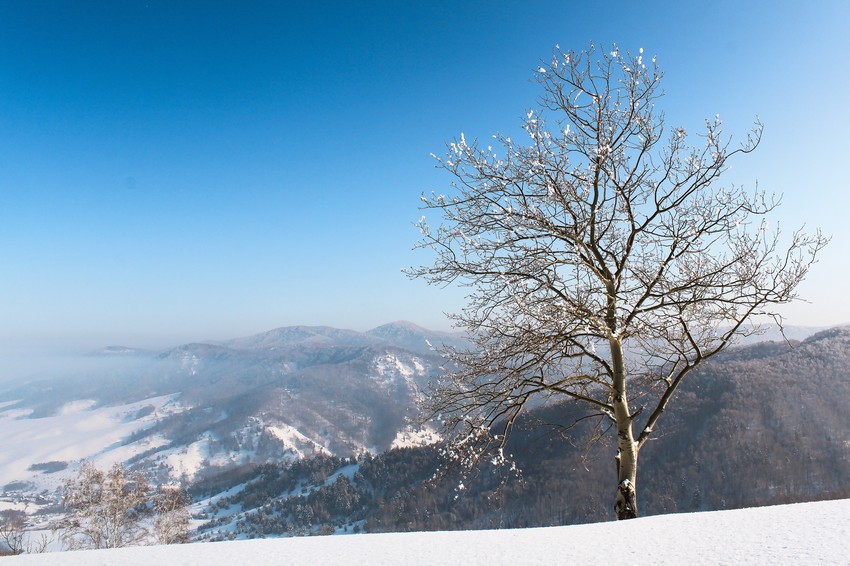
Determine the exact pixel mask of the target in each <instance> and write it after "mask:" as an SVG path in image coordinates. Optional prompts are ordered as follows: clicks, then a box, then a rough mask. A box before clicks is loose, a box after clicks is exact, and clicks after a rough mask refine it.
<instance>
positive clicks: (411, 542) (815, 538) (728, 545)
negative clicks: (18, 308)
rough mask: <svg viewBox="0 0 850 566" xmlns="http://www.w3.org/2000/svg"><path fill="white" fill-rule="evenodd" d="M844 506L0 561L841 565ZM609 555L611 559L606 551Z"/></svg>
mask: <svg viewBox="0 0 850 566" xmlns="http://www.w3.org/2000/svg"><path fill="white" fill-rule="evenodd" d="M848 536H850V500H838V501H825V502H820V503H805V504H798V505H781V506H774V507H762V508H758V509H741V510H735V511H719V512H712V513H693V514H679V515H666V516H660V517H647V518H641V519H634V520H632V521H625V522H620V523H613V522H611V523H597V524H589V525H575V526H571V527H550V528H543V529H516V530H491V531H465V532H435V533H403V534H383V535H357V536H343V537H304V538H290V539H269V540H254V541H235V542H219V543H209V544H189V545H176V546H154V547H136V548H124V549H115V550H96V551H80V552H63V553H53V554H41V555H22V556H16V557H8V558H4V559H3V560H4V563H6V562H7V561H8V564H10V565H18V564H20V565H25V564H32V565H41V566H53V565H59V564H61V565H62V566H75V565H83V564H86V565H88V564H110V565H114V566H147V565H148V564H170V565H184V564H185V565H188V564H209V565H216V564H228V565H229V564H301V565H308V564H317V565H318V564H321V565H323V566H326V565H340V566H341V565H346V564H350V565H352V566H354V565H357V566H359V565H361V564H370V565H373V566H379V565H382V564H392V565H396V564H405V565H409V566H414V565H418V564H423V565H424V564H429V565H432V566H439V565H447V566H448V565H451V566H454V565H456V564H487V565H488V566H500V565H510V566H515V565H517V564H529V565H530V564H541V565H544V564H545V565H559V564H564V565H571V566H572V565H582V564H601V563H607V562H622V563H625V564H654V565H659V566H661V565H675V566H678V565H681V564H694V563H699V564H747V565H765V566H775V565H776V564H809V565H811V564H846V563H847V562H848V560H850V554H848V547H847V539H848ZM612 553H616V555H615V554H612Z"/></svg>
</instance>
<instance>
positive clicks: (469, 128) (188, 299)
mask: <svg viewBox="0 0 850 566" xmlns="http://www.w3.org/2000/svg"><path fill="white" fill-rule="evenodd" d="M848 22H850V2H846V1H843V0H839V1H833V2H829V1H813V2H784V1H771V2H741V1H730V2H712V1H699V2H697V1H694V2H680V1H671V2H605V3H597V2H577V1H575V2H573V1H560V2H554V1H553V2H535V1H527V2H499V1H487V2H458V1H455V2H437V1H431V2H407V1H399V2H283V1H281V2H249V3H246V2H208V1H205V2H172V1H167V2H166V1H158V0H140V1H134V0H124V1H121V2H111V1H110V2H90V1H67V2H63V1H58V0H50V1H38V0H28V1H25V2H22V1H12V0H2V1H0V352H2V351H4V350H6V351H13V350H16V349H24V348H64V349H70V350H73V349H88V348H94V347H97V346H101V345H106V344H116V343H121V344H129V345H136V346H143V347H166V346H170V345H174V344H177V343H180V342H186V341H197V340H203V339H217V338H228V337H235V336H241V335H247V334H251V333H255V332H260V331H264V330H268V329H271V328H274V327H278V326H285V325H294V324H310V325H317V324H326V325H331V326H338V327H346V328H354V329H361V330H365V329H368V328H370V327H373V326H377V325H379V324H382V323H385V322H389V321H392V320H396V319H408V320H412V321H414V322H417V323H419V324H422V325H424V326H429V327H432V328H447V322H446V321H445V319H444V317H443V315H442V314H441V313H442V312H443V311H452V310H457V309H458V308H459V307H460V306H461V305H462V303H463V301H462V298H463V291H462V290H456V289H448V290H441V289H437V288H430V287H427V286H426V285H425V284H424V283H423V282H420V281H410V280H408V279H407V278H406V277H405V276H404V275H403V274H401V272H400V270H401V268H403V267H406V266H410V265H413V264H420V263H427V262H428V254H427V253H425V252H414V251H412V250H411V247H412V245H413V244H414V243H415V242H416V240H417V238H418V233H417V232H416V230H415V228H414V227H413V222H414V221H416V220H417V219H418V218H419V215H420V212H419V210H418V204H419V198H418V197H419V195H420V194H421V193H422V192H429V191H431V190H436V191H445V190H447V187H448V184H449V182H450V179H449V178H448V177H447V175H446V174H445V173H443V172H441V171H439V170H436V169H435V168H434V163H433V161H432V160H431V158H430V157H429V154H430V153H431V152H434V153H437V154H441V153H442V152H443V149H444V146H445V143H446V142H447V141H450V140H451V139H452V138H453V137H454V136H456V135H458V134H459V133H460V132H464V133H465V134H466V136H467V137H468V138H472V137H481V138H486V137H488V136H490V135H491V134H492V133H494V132H496V131H501V132H505V133H510V132H513V131H516V130H518V129H519V124H520V119H519V118H520V116H522V115H523V113H524V111H525V110H526V109H527V108H529V107H531V106H533V105H534V103H535V100H536V97H537V96H538V94H539V92H538V90H537V87H536V86H535V85H534V84H533V83H531V82H530V80H529V79H530V78H531V76H532V69H534V68H535V67H536V65H537V63H538V62H539V61H540V60H541V59H547V58H549V56H550V54H551V51H552V48H553V46H554V45H555V44H556V43H559V44H560V45H561V46H562V47H563V48H565V49H582V48H584V47H586V46H587V44H588V43H589V41H590V40H594V41H596V42H597V43H602V44H605V45H607V44H610V43H611V42H617V43H618V44H619V46H620V47H621V48H622V49H629V50H632V51H635V50H637V49H638V48H639V47H643V48H644V49H645V50H646V52H648V53H650V54H652V53H655V54H657V55H658V61H659V65H660V66H661V68H662V69H663V70H664V71H665V73H666V78H665V82H664V88H665V91H666V92H667V95H666V96H665V98H664V99H663V100H662V102H661V103H660V106H661V107H662V108H663V109H664V110H665V112H666V114H667V117H668V122H669V123H670V124H671V125H673V124H682V125H684V126H686V127H690V128H691V129H698V128H699V127H700V125H701V124H703V120H704V118H706V117H709V116H713V115H714V114H715V113H719V114H720V115H721V117H723V118H724V119H725V121H726V132H728V133H732V134H735V135H736V136H737V137H738V138H739V139H740V138H741V137H743V136H744V135H745V134H746V132H747V130H748V128H749V127H750V126H751V125H752V122H753V120H754V118H755V117H756V116H757V115H758V116H760V117H761V119H762V121H763V122H764V124H765V135H764V140H763V143H762V146H761V147H760V148H759V149H758V150H757V152H756V153H754V154H752V155H750V156H745V157H744V158H743V159H741V160H738V161H736V162H735V163H734V166H733V169H732V170H730V171H729V172H728V173H727V175H726V182H735V183H741V184H744V185H745V186H747V187H754V185H755V182H756V181H758V183H759V186H760V187H761V188H763V189H766V190H768V191H775V192H777V193H783V194H784V205H783V209H782V212H781V214H780V215H779V221H780V225H781V226H783V227H784V228H786V229H787V230H791V229H792V228H795V227H797V226H799V225H801V224H804V223H805V224H806V225H807V226H808V227H812V228H813V227H821V228H822V229H823V230H824V231H825V232H826V233H828V234H832V235H833V238H834V239H833V242H832V244H831V245H830V246H829V248H828V249H827V251H826V252H825V253H824V254H823V256H822V260H821V262H820V263H819V264H818V265H817V266H815V269H814V271H813V272H812V274H811V276H810V278H809V280H808V281H807V282H806V283H805V284H804V286H803V287H802V288H801V294H802V295H803V296H805V297H806V298H808V299H809V300H810V301H811V303H810V304H798V305H794V306H792V307H790V308H788V309H786V312H787V314H788V322H789V323H791V324H803V325H832V324H840V323H847V322H850V300H848V295H847V292H846V290H847V286H848V275H850V270H848V260H847V252H848V242H850V227H848V224H850V214H849V213H848V204H850V182H848V176H847V174H846V169H847V165H848V163H850V158H848V155H850V152H848V144H847V141H846V136H847V133H848V132H850V105H849V104H848V92H850V78H848V75H850V64H848V60H847V45H846V37H847V25H848Z"/></svg>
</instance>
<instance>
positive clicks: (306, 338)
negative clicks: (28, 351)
mask: <svg viewBox="0 0 850 566" xmlns="http://www.w3.org/2000/svg"><path fill="white" fill-rule="evenodd" d="M462 343H463V340H462V338H461V337H460V336H459V335H456V334H451V333H445V332H434V331H429V330H426V329H424V328H421V327H418V326H416V325H414V324H412V323H409V322H395V323H391V324H386V325H383V326H380V327H378V328H375V329H372V330H370V331H368V332H355V331H352V330H340V329H335V328H329V327H309V326H294V327H286V328H278V329H275V330H271V331H269V332H264V333H261V334H257V335H253V336H248V337H244V338H235V339H232V340H227V341H223V342H215V343H214V342H207V343H191V344H183V345H180V346H177V347H174V348H171V349H167V350H164V351H158V352H155V351H147V350H140V349H136V348H132V347H122V346H110V347H105V348H102V349H100V350H98V351H95V352H92V353H91V354H90V355H89V356H88V358H89V362H90V363H89V364H87V365H86V368H87V369H85V370H76V371H74V372H72V373H69V374H67V375H66V374H62V373H60V374H53V375H47V376H35V377H32V378H30V379H27V380H25V381H23V382H17V383H4V384H2V388H0V423H2V425H3V427H4V436H5V441H4V444H3V447H2V448H0V455H2V457H0V486H3V485H13V486H21V485H24V486H29V488H30V489H35V490H38V491H45V490H47V491H51V490H53V489H55V488H56V486H57V485H58V484H59V483H61V481H60V480H61V479H62V478H63V477H64V476H66V475H67V474H68V473H71V472H72V471H73V470H74V469H75V468H76V465H77V464H78V463H79V462H80V461H81V460H83V459H87V460H91V461H93V462H95V463H96V464H102V465H109V464H111V463H112V462H114V461H123V462H127V463H129V464H132V465H138V466H142V467H144V468H146V469H147V470H149V471H150V472H152V473H153V474H154V475H155V476H156V478H157V479H160V480H165V479H169V478H170V479H175V478H177V479H179V478H182V479H184V480H189V481H190V480H193V479H195V478H196V476H197V475H198V474H204V473H212V471H213V470H218V471H221V470H222V469H227V468H231V467H234V466H243V465H250V464H257V463H263V462H269V461H275V462H277V461H291V460H294V459H300V458H303V457H307V456H311V455H314V454H337V455H355V454H359V453H362V452H366V451H368V452H372V453H378V452H382V451H384V450H388V449H390V448H391V447H392V446H398V445H404V444H410V443H416V442H426V441H427V436H428V433H427V431H426V436H425V437H422V436H421V434H422V431H421V430H419V428H418V427H417V426H415V421H416V419H417V413H416V399H417V396H418V395H419V394H420V391H421V390H422V389H423V388H424V387H425V386H426V384H427V382H428V381H429V380H430V379H431V378H432V377H433V376H434V375H435V374H436V373H437V372H438V371H439V365H440V363H441V358H440V356H439V355H438V354H437V353H436V351H435V348H436V347H438V346H440V345H442V344H453V345H459V344H462ZM45 470H52V471H51V472H47V471H45ZM57 470H62V471H57Z"/></svg>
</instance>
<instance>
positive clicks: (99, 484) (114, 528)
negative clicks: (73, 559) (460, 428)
mask: <svg viewBox="0 0 850 566" xmlns="http://www.w3.org/2000/svg"><path fill="white" fill-rule="evenodd" d="M150 494H151V487H150V486H149V485H148V481H147V477H146V476H145V475H144V474H143V473H142V472H137V471H129V470H127V469H125V468H124V466H123V465H121V464H120V463H116V464H114V465H113V466H112V467H111V468H110V469H109V470H108V471H106V472H104V471H102V470H99V469H97V468H96V467H94V466H93V465H92V464H90V463H85V464H83V465H82V466H81V467H80V470H79V473H78V475H77V478H75V479H71V480H68V481H67V482H66V484H65V497H64V500H63V502H64V505H65V508H66V509H67V510H68V512H69V514H68V517H67V519H66V520H65V521H63V522H62V523H61V524H60V525H59V526H60V528H61V529H62V531H63V539H64V541H65V542H66V544H67V545H68V547H69V548H71V549H82V548H118V547H123V546H131V545H137V544H143V543H145V542H146V540H147V538H148V535H149V533H148V529H147V528H146V526H145V521H146V519H147V518H148V517H149V516H150V514H151V506H150V504H149V503H150Z"/></svg>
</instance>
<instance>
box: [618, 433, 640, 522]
mask: <svg viewBox="0 0 850 566" xmlns="http://www.w3.org/2000/svg"><path fill="white" fill-rule="evenodd" d="M626 427H627V428H628V431H627V432H625V433H624V432H622V431H620V430H619V426H618V430H617V446H618V447H617V500H616V503H614V513H615V514H616V515H617V520H621V519H634V518H636V517H637V516H638V509H637V485H636V483H635V480H636V479H637V457H638V453H637V448H636V446H635V443H634V439H633V438H632V424H631V423H628V424H627V425H626Z"/></svg>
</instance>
